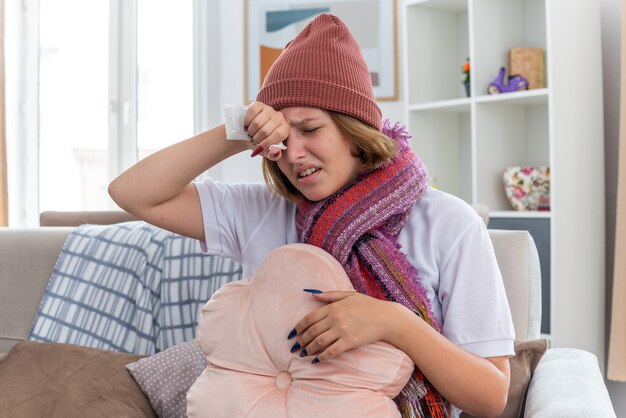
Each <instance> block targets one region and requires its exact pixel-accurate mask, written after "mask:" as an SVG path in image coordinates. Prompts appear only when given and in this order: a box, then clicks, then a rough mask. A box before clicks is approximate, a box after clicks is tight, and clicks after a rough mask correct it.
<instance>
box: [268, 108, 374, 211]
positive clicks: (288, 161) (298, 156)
mask: <svg viewBox="0 0 626 418" xmlns="http://www.w3.org/2000/svg"><path fill="white" fill-rule="evenodd" d="M281 113H282V114H283V115H284V116H285V119H286V120H287V122H288V123H289V126H290V132H289V137H287V139H286V140H285V145H286V146H287V150H285V151H283V154H282V157H281V158H280V159H279V160H278V161H277V163H278V167H279V168H280V171H282V172H283V174H284V175H285V176H287V178H288V179H289V181H290V182H291V184H293V185H294V186H295V188H296V189H298V191H300V193H302V194H303V195H304V196H305V197H306V198H307V199H309V200H311V201H318V200H322V199H325V198H327V197H328V196H330V195H332V194H334V193H335V192H336V191H338V190H339V189H341V188H342V187H343V186H345V185H347V184H348V183H350V182H352V181H353V180H355V179H356V178H357V177H358V176H359V175H360V174H361V172H362V170H363V167H362V163H361V160H360V159H359V158H358V157H355V156H354V155H353V154H354V147H353V145H352V143H351V142H350V141H349V140H348V139H347V138H345V137H344V136H343V134H342V133H341V131H340V130H339V128H338V127H337V125H336V124H335V122H334V121H333V120H332V118H331V117H330V115H329V114H328V113H327V112H324V111H323V110H321V109H317V108H312V107H288V108H285V109H282V110H281Z"/></svg>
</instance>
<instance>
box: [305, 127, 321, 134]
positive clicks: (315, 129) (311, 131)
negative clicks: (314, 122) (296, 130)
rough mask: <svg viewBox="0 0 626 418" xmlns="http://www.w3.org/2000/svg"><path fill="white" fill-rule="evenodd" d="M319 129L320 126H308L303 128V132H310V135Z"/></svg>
mask: <svg viewBox="0 0 626 418" xmlns="http://www.w3.org/2000/svg"><path fill="white" fill-rule="evenodd" d="M318 129H319V128H307V129H304V128H303V129H301V132H302V133H303V134H309V135H310V134H313V133H315V132H316V131H317V130H318Z"/></svg>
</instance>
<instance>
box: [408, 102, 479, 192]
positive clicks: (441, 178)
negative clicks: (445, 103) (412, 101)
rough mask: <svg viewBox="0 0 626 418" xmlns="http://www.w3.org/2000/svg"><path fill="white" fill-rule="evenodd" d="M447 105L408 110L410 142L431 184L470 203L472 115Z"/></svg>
mask: <svg viewBox="0 0 626 418" xmlns="http://www.w3.org/2000/svg"><path fill="white" fill-rule="evenodd" d="M448 110H449V109H448V108H441V109H428V110H419V111H411V112H409V121H410V122H409V123H410V125H409V126H410V127H411V135H412V136H413V137H412V138H411V145H412V147H413V149H414V150H415V152H416V153H417V154H418V155H419V156H420V157H421V158H422V160H423V161H424V164H426V168H427V169H428V172H429V175H430V184H431V186H433V187H436V188H438V189H441V190H443V191H445V192H448V193H451V194H453V195H456V196H458V197H460V198H461V199H464V200H465V201H467V202H471V201H472V200H473V199H472V197H473V196H472V182H471V178H472V161H471V155H472V152H471V117H470V112H469V108H468V109H467V111H456V112H451V111H448Z"/></svg>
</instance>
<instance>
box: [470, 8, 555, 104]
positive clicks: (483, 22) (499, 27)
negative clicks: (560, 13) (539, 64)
mask: <svg viewBox="0 0 626 418" xmlns="http://www.w3.org/2000/svg"><path fill="white" fill-rule="evenodd" d="M472 5H473V14H472V16H473V19H472V22H470V25H471V26H472V29H473V33H474V39H473V42H474V45H476V47H475V48H474V51H473V62H472V82H473V85H472V89H473V91H475V92H478V93H479V94H487V86H488V85H489V83H491V82H492V81H493V80H494V79H495V78H496V76H497V75H498V71H499V69H500V67H507V72H508V65H509V62H508V61H509V57H508V53H509V49H511V48H517V47H524V48H541V49H543V51H544V60H545V57H546V56H547V36H546V4H545V0H507V1H502V0H474V1H473V3H472ZM545 68H546V63H545V62H544V71H545ZM546 77H547V71H546V72H544V81H545V85H546V86H548V81H549V80H547V78H546Z"/></svg>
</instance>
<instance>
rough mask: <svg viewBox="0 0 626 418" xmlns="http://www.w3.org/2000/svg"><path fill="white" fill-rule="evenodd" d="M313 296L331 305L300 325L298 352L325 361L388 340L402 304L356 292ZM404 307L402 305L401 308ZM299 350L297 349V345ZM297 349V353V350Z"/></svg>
mask: <svg viewBox="0 0 626 418" xmlns="http://www.w3.org/2000/svg"><path fill="white" fill-rule="evenodd" d="M313 297H315V298H316V299H318V300H319V301H322V302H328V305H326V306H322V307H321V308H318V309H316V310H314V311H312V312H310V313H309V314H307V315H306V316H305V317H304V318H303V319H302V320H301V321H300V322H298V324H297V325H296V332H297V334H296V338H294V346H295V343H297V344H299V345H300V348H297V349H296V350H302V349H306V351H305V352H304V353H303V354H304V355H307V354H308V355H309V356H315V357H317V359H318V360H319V361H324V360H327V359H330V358H333V357H336V356H338V355H339V354H341V353H343V352H344V351H347V350H350V349H352V348H355V347H360V346H362V345H365V344H369V343H372V342H375V341H380V340H385V338H386V336H387V335H388V333H390V332H391V326H392V324H393V323H394V321H393V314H394V310H395V309H396V307H395V306H394V305H398V304H396V303H394V302H387V301H383V300H378V299H375V298H372V297H370V296H367V295H364V294H362V293H358V292H354V291H329V292H324V293H321V294H314V295H313ZM398 307H400V305H398ZM296 347H297V346H296ZM296 350H294V351H296Z"/></svg>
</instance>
